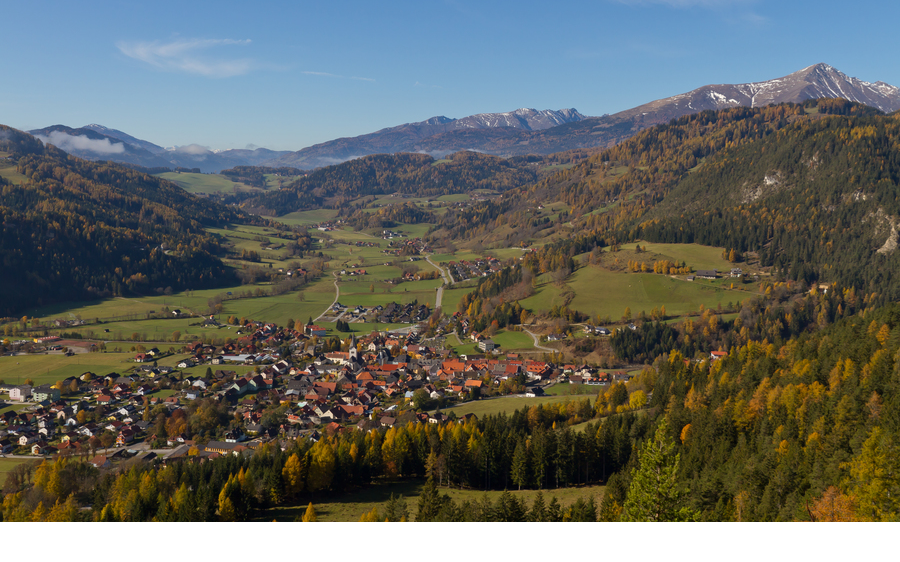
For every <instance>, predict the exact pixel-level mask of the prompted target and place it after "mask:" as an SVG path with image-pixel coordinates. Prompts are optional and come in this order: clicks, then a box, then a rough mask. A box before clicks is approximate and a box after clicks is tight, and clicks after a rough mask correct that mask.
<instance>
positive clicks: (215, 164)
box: [29, 124, 288, 173]
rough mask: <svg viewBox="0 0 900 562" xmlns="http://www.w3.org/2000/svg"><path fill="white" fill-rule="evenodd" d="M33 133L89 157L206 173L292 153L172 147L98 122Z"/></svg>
mask: <svg viewBox="0 0 900 562" xmlns="http://www.w3.org/2000/svg"><path fill="white" fill-rule="evenodd" d="M29 132H30V133H31V134H32V135H34V136H36V137H37V138H39V139H41V140H42V141H44V142H46V143H50V144H52V145H54V146H56V147H58V148H60V149H62V150H64V151H66V152H67V153H69V154H72V155H73V156H78V157H79V158H84V159H85V160H92V161H104V160H105V161H110V162H120V163H127V164H136V165H138V166H143V167H145V168H179V167H180V168H199V169H200V171H201V172H203V173H218V172H219V171H221V170H225V169H228V168H233V167H235V166H256V165H258V164H260V163H261V162H264V161H267V160H272V159H275V158H278V157H280V156H282V155H284V154H288V152H286V151H276V150H269V149H267V148H257V149H254V150H249V149H233V150H223V151H219V152H214V151H211V150H209V149H208V148H206V147H203V146H199V145H196V144H191V145H186V146H179V147H176V148H174V149H171V150H168V149H165V148H162V147H160V146H157V145H155V144H153V143H151V142H148V141H145V140H141V139H137V138H135V137H133V136H131V135H129V134H127V133H123V132H122V131H118V130H116V129H110V128H107V127H104V126H102V125H96V124H92V125H88V126H86V127H81V128H79V129H73V128H71V127H67V126H65V125H53V126H51V127H45V128H43V129H35V130H33V131H29Z"/></svg>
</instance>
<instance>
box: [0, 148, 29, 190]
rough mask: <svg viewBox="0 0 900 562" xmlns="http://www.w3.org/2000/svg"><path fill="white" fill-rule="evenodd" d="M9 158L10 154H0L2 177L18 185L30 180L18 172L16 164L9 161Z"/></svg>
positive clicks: (0, 174)
mask: <svg viewBox="0 0 900 562" xmlns="http://www.w3.org/2000/svg"><path fill="white" fill-rule="evenodd" d="M7 156H9V154H8V153H6V152H0V177H2V178H3V179H5V180H8V181H9V182H10V183H13V184H17V185H18V184H21V183H22V182H24V181H26V180H28V178H26V177H25V176H23V175H22V174H20V173H19V172H18V171H16V163H15V162H12V161H9V160H7V159H6V157H7Z"/></svg>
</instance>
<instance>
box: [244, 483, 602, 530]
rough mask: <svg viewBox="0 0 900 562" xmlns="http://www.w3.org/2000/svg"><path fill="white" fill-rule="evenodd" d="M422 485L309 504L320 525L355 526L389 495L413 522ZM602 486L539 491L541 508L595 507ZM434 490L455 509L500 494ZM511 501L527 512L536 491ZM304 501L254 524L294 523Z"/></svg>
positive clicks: (373, 488)
mask: <svg viewBox="0 0 900 562" xmlns="http://www.w3.org/2000/svg"><path fill="white" fill-rule="evenodd" d="M424 484H425V482H424V481H422V480H419V479H409V480H396V481H387V480H376V481H374V482H372V484H370V485H369V486H366V487H364V488H360V489H357V490H352V491H349V492H345V493H343V494H333V495H331V496H329V497H327V498H324V499H323V500H322V501H318V502H317V501H315V499H314V500H313V502H312V504H313V509H315V511H316V518H317V520H318V521H322V522H356V521H359V519H360V517H362V516H363V515H364V514H365V513H368V512H369V511H371V510H372V508H375V507H377V508H379V509H383V507H384V504H385V503H386V502H387V501H388V500H390V499H391V495H392V494H393V495H394V497H395V498H400V497H401V496H402V497H403V499H404V501H405V502H406V504H407V509H408V510H409V519H410V521H415V518H416V511H417V510H418V496H419V494H420V493H421V491H422V486H423V485H424ZM605 489H606V487H605V486H582V487H577V488H574V487H573V488H556V489H553V490H542V491H541V494H542V495H543V497H544V505H547V504H549V503H550V501H551V500H552V498H553V497H554V496H555V497H556V499H557V501H558V502H559V503H560V505H561V506H563V509H565V508H566V507H568V506H569V505H571V504H573V503H575V501H576V500H578V499H579V498H587V497H591V496H593V498H594V501H595V502H596V503H597V505H598V506H599V505H600V501H601V500H602V499H603V494H604V491H605ZM438 490H439V491H440V493H442V494H446V495H448V496H450V497H451V498H452V499H453V501H454V502H456V504H457V505H459V504H462V503H464V502H466V501H469V502H472V503H475V502H478V501H480V500H481V499H482V498H484V496H487V497H488V498H490V500H491V502H496V501H497V498H499V497H500V496H501V495H502V494H503V492H501V491H498V490H492V491H488V492H485V491H482V490H460V489H457V488H445V487H439V488H438ZM509 493H510V494H512V495H513V496H514V497H516V498H519V499H521V500H522V501H523V502H525V506H526V507H527V508H529V509H530V508H531V505H532V504H533V503H534V498H535V497H536V496H537V493H538V492H537V490H509ZM308 505H309V502H308V501H305V502H299V503H298V504H297V505H292V506H284V507H277V508H273V509H268V510H265V511H261V512H258V513H256V514H255V517H254V519H255V520H256V521H273V520H275V521H294V520H298V521H299V518H300V517H302V516H303V514H304V513H306V508H307V506H308Z"/></svg>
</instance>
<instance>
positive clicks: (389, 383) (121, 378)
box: [0, 323, 561, 455]
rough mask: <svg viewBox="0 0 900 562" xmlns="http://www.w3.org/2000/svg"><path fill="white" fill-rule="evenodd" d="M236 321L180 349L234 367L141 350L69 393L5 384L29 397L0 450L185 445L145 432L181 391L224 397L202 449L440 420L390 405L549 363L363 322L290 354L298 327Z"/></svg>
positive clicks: (76, 381) (181, 399)
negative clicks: (170, 361)
mask: <svg viewBox="0 0 900 562" xmlns="http://www.w3.org/2000/svg"><path fill="white" fill-rule="evenodd" d="M245 328H246V329H247V331H248V332H249V333H247V334H246V335H245V336H244V338H242V339H243V341H241V342H239V343H235V344H229V345H228V346H225V347H224V348H220V347H215V346H211V345H208V344H203V343H200V342H197V343H193V344H191V345H188V346H187V347H186V350H187V351H188V352H189V353H191V356H190V357H191V359H192V361H196V362H197V363H198V364H203V363H205V364H210V365H213V364H216V361H217V360H221V361H222V362H226V361H227V360H229V359H235V360H237V359H243V360H244V361H243V362H244V363H246V362H248V361H250V360H251V356H252V357H253V358H254V359H255V360H256V361H255V362H256V366H255V369H254V371H252V372H249V373H246V374H238V373H236V372H235V371H234V370H233V369H228V368H218V369H215V370H214V371H213V368H212V367H210V368H208V369H207V374H206V375H204V376H185V375H184V373H179V372H176V371H173V369H171V368H169V367H157V366H153V365H151V364H149V363H147V362H144V363H142V364H141V365H140V366H135V368H134V369H133V372H132V373H130V374H124V375H120V374H117V373H111V374H109V375H107V376H105V377H99V376H94V375H93V374H92V373H85V374H84V375H82V376H81V377H79V378H75V377H70V378H69V379H66V380H65V381H62V383H61V385H58V386H60V387H61V388H63V389H66V390H67V392H69V393H70V394H69V396H71V397H72V398H69V399H65V398H63V397H61V396H60V394H61V392H60V388H57V386H48V385H43V386H38V387H34V388H31V387H28V386H24V385H22V386H15V387H8V388H5V389H4V390H6V391H7V392H8V393H9V397H10V401H13V402H21V401H25V402H28V403H29V405H30V407H29V408H27V409H24V410H20V411H18V412H16V411H8V412H6V413H5V414H4V415H3V416H2V417H0V452H2V453H4V454H6V453H10V452H13V451H16V452H23V449H22V448H23V447H27V448H28V450H29V451H30V452H31V453H33V454H36V455H45V454H53V453H87V452H88V450H95V449H97V448H99V447H98V442H99V440H100V439H101V438H102V439H103V442H104V446H108V445H113V444H115V445H118V446H127V445H129V444H132V443H134V442H136V441H140V440H148V441H155V442H157V444H159V442H160V441H161V440H165V441H166V442H167V444H168V445H170V446H173V447H180V446H192V445H194V444H195V443H194V438H195V437H197V436H191V435H186V434H183V433H181V434H178V435H169V434H166V435H157V434H156V433H154V431H158V426H156V425H154V421H155V420H151V419H150V418H151V416H150V415H149V411H154V412H156V414H154V415H158V411H159V410H157V408H161V409H162V411H164V412H166V413H167V418H171V417H173V416H176V412H177V411H178V410H187V409H189V408H190V403H191V402H193V401H198V400H210V401H212V402H213V403H216V404H224V405H226V406H227V408H228V411H229V420H235V421H230V422H229V425H228V426H227V427H225V426H223V427H221V428H219V429H218V430H216V431H215V432H214V434H213V435H209V434H206V435H205V438H206V439H208V438H209V437H214V438H215V440H214V441H209V443H207V444H206V447H207V448H209V447H211V448H210V449H206V448H204V447H201V448H200V449H201V452H202V453H204V454H207V455H208V454H226V453H227V452H236V451H237V452H239V451H238V447H239V444H241V443H244V445H240V446H241V447H244V449H242V450H246V448H247V447H249V445H246V443H248V442H253V440H254V439H255V440H257V441H259V440H267V439H273V438H284V439H293V438H298V437H304V436H307V437H313V438H315V437H316V436H317V435H318V434H319V433H318V432H320V431H323V430H328V431H346V430H352V429H353V428H354V427H355V428H356V429H360V430H370V429H374V428H377V427H384V426H392V425H395V424H398V423H441V422H444V421H447V420H446V416H441V415H433V416H428V415H425V414H416V413H415V412H414V411H412V410H408V411H407V412H406V414H403V415H397V414H396V412H397V411H398V410H397V406H398V405H401V406H402V405H403V404H407V403H409V402H411V401H412V400H413V396H414V394H415V393H416V392H417V391H420V390H421V391H422V392H424V393H425V394H426V395H427V396H428V397H430V398H431V399H438V400H440V399H447V400H450V401H453V400H457V399H459V398H465V397H467V396H469V395H470V393H472V392H473V391H474V390H475V389H478V390H479V391H484V390H486V388H492V387H493V388H497V387H499V386H500V385H501V383H502V382H503V381H504V380H507V379H509V378H511V377H513V378H516V380H517V381H548V380H555V379H556V377H557V376H559V375H560V374H561V371H560V370H559V369H557V367H556V366H555V365H553V364H551V363H547V362H541V361H530V360H524V359H520V358H519V357H518V356H517V355H509V356H507V358H506V359H487V358H484V357H483V356H478V357H474V356H464V357H463V358H459V359H455V358H450V357H449V352H447V351H442V352H440V353H438V352H435V350H433V349H431V348H429V347H428V346H426V345H423V344H420V343H419V339H418V336H417V335H416V334H411V335H409V336H402V335H392V334H389V333H388V334H379V333H372V334H370V335H367V336H364V337H361V338H359V339H358V340H357V339H356V338H355V337H354V338H352V339H351V342H350V345H349V348H348V349H347V351H334V352H328V353H320V354H318V355H309V354H305V355H300V350H299V348H298V349H297V354H292V356H291V357H279V356H278V355H279V354H278V350H277V348H278V347H279V345H280V343H281V342H290V343H291V345H292V346H293V343H296V342H293V341H292V340H290V339H289V338H291V337H294V336H301V335H305V334H297V333H296V332H295V331H288V330H284V329H282V328H278V327H276V326H274V325H271V324H262V323H248V325H247V326H245ZM151 351H154V352H155V351H156V350H151ZM242 351H243V352H246V353H244V354H243V355H244V356H242V355H241V354H239V353H238V352H242ZM251 351H253V352H254V353H250V352H251ZM228 353H231V354H232V355H228ZM149 354H150V351H148V352H147V353H144V354H142V355H144V357H145V359H146V357H147V356H149V357H153V355H149ZM262 357H265V358H266V359H264V360H261V359H260V358H262ZM234 362H235V363H238V362H239V361H234ZM163 391H165V392H163ZM530 392H531V394H530V395H534V394H535V392H534V391H530ZM420 394H421V393H420ZM273 405H280V406H285V408H279V410H280V411H283V412H285V413H284V416H283V417H282V418H280V419H274V420H273V419H272V418H271V416H269V417H268V418H267V413H268V412H271V411H272V410H273V408H272V406H273ZM186 416H187V414H186V413H185V414H184V416H183V417H186ZM236 420H240V422H237V421H236ZM204 440H205V439H204ZM220 443H226V444H227V446H220V445H219V444H220ZM217 447H218V448H217Z"/></svg>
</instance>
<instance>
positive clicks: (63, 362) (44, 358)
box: [0, 353, 135, 385]
mask: <svg viewBox="0 0 900 562" xmlns="http://www.w3.org/2000/svg"><path fill="white" fill-rule="evenodd" d="M133 359H134V353H77V354H75V355H73V356H71V357H66V356H65V355H15V356H11V357H0V379H3V380H4V381H6V383H7V384H23V383H24V382H25V379H32V380H33V381H34V382H35V384H37V385H41V384H48V383H49V384H53V383H56V382H57V381H61V380H63V379H66V378H68V377H80V376H81V375H82V374H84V373H86V372H88V371H90V372H92V373H94V374H96V375H100V376H103V375H107V374H109V373H113V372H116V373H121V372H123V371H125V370H127V369H129V368H131V367H134V365H135V363H134V362H133V361H132V360H133Z"/></svg>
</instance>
